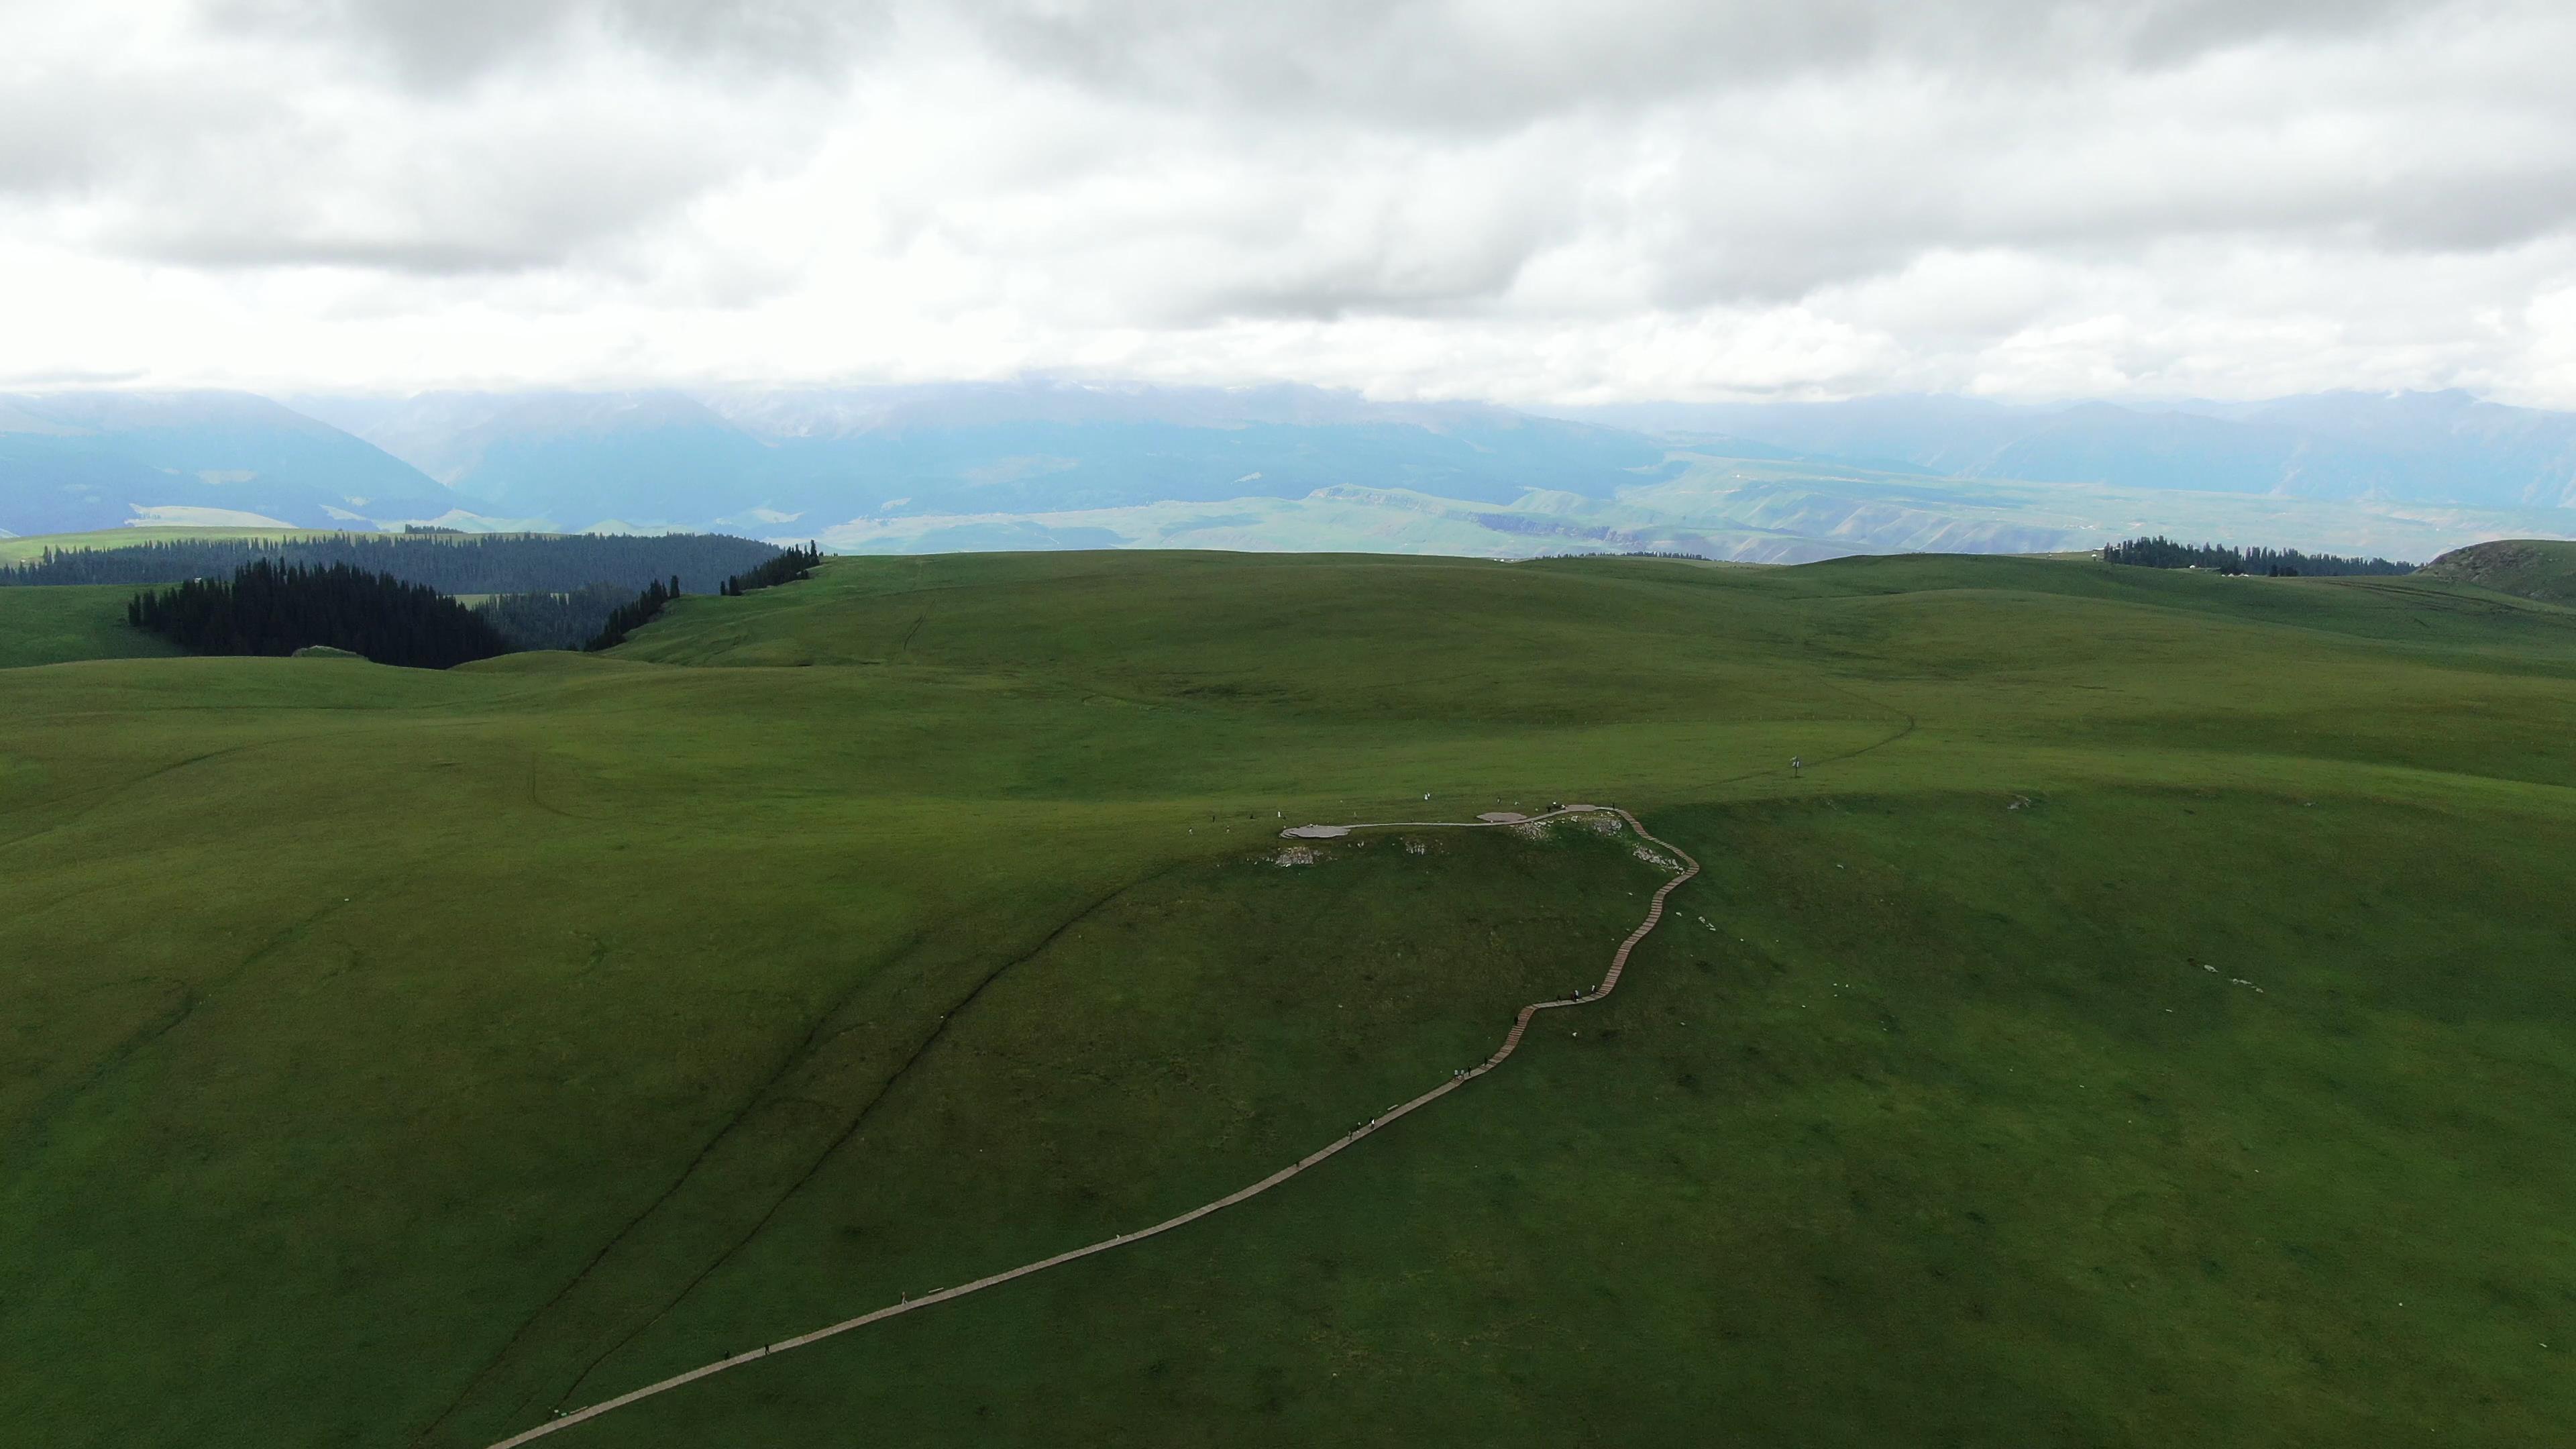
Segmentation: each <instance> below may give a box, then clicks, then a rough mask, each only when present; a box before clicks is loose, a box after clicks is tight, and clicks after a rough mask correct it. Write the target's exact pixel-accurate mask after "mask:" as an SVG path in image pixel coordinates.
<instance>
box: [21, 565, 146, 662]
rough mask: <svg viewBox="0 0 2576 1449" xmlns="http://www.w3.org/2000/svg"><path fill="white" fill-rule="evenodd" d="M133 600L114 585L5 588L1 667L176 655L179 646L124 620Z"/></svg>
mask: <svg viewBox="0 0 2576 1449" xmlns="http://www.w3.org/2000/svg"><path fill="white" fill-rule="evenodd" d="M133 597H134V590H132V589H129V588H123V587H120V586H117V585H113V584H69V585H64V586H62V587H58V588H45V589H0V669H14V668H18V667H20V666H22V665H28V664H66V663H71V662H73V661H75V660H82V659H164V658H168V657H169V656H171V655H174V654H177V653H178V652H179V647H178V646H177V645H175V644H172V643H170V642H169V641H168V640H166V639H163V638H162V637H161V636H160V635H158V634H150V633H146V632H144V631H143V630H141V629H137V628H135V627H134V626H133V625H131V624H128V623H126V622H125V603H126V601H127V600H128V599H131V598H133Z"/></svg>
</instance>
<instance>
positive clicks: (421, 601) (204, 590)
mask: <svg viewBox="0 0 2576 1449" xmlns="http://www.w3.org/2000/svg"><path fill="white" fill-rule="evenodd" d="M125 617H126V622H128V623H130V624H132V625H133V626H134V627H136V628H138V629H148V630H150V631H152V632H153V633H155V634H158V635H160V636H161V637H163V638H165V639H168V640H169V641H171V642H172V643H174V644H177V645H179V646H180V647H181V648H183V649H191V650H195V651H196V652H198V653H200V654H268V655H280V654H292V653H294V652H295V651H296V650H298V649H304V648H310V647H312V646H314V645H317V644H319V645H324V646H327V647H329V648H333V649H346V650H348V651H349V652H350V653H352V654H363V655H365V656H366V657H367V658H369V659H372V660H374V661H376V662H377V663H379V664H397V665H403V666H406V667H409V668H413V669H445V668H448V667H449V666H451V665H457V664H463V663H465V662H467V661H468V660H473V659H489V658H491V657H492V656H493V655H495V654H502V653H506V652H508V650H509V647H510V645H509V641H507V640H506V639H504V638H503V637H502V636H501V633H500V631H499V630H497V629H495V628H493V627H492V625H491V623H490V621H488V620H486V619H484V618H483V617H482V616H480V615H478V614H476V613H475V612H474V611H473V610H471V609H468V608H466V607H465V606H464V605H463V604H460V603H458V602H456V601H455V600H454V599H451V598H449V597H447V596H446V595H444V594H442V593H440V592H438V591H437V590H436V589H433V588H430V587H429V586H428V585H426V584H415V583H409V582H406V581H404V580H401V579H395V578H387V577H386V576H385V575H383V574H373V573H368V572H367V571H366V570H364V569H359V568H353V567H351V566H349V565H348V564H324V565H322V566H320V567H318V568H314V567H306V566H305V565H302V564H281V563H277V562H274V561H272V560H269V559H253V560H252V561H251V562H249V563H246V564H244V565H242V566H241V568H239V569H238V570H236V571H235V572H234V574H233V576H232V577H231V578H229V579H220V580H217V579H190V580H188V581H187V582H186V583H183V584H180V585H178V586H177V587H175V588H169V589H154V590H148V591H146V592H144V593H141V594H137V595H136V596H135V597H134V599H133V601H132V602H130V603H128V604H127V605H126V606H125Z"/></svg>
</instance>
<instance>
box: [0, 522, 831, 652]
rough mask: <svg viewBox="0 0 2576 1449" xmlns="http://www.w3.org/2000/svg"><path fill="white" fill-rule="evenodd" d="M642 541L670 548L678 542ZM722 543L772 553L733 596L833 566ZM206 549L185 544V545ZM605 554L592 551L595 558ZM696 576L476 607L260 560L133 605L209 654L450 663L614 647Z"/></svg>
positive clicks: (809, 553)
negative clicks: (321, 650) (317, 653)
mask: <svg viewBox="0 0 2576 1449" xmlns="http://www.w3.org/2000/svg"><path fill="white" fill-rule="evenodd" d="M710 537H714V536H712V535H700V536H698V538H699V540H700V541H704V540H705V539H706V538H710ZM517 541H519V542H570V543H590V542H594V541H595V540H591V539H561V540H556V539H545V540H517ZM637 541H639V542H647V543H654V544H664V543H668V542H669V541H670V540H669V539H667V538H663V539H648V540H637ZM718 541H720V542H724V543H727V544H743V545H746V546H748V547H750V548H754V549H758V550H760V551H762V552H763V554H765V555H766V556H765V557H762V558H760V559H758V560H757V561H755V562H753V564H752V565H751V567H749V568H746V569H744V570H742V571H741V572H738V573H734V574H729V575H727V576H725V578H724V582H723V583H722V584H721V585H720V586H719V592H721V593H723V594H725V595H727V596H740V595H742V594H745V593H748V592H750V591H751V590H753V589H762V588H769V587H771V586H773V585H777V584H783V583H790V582H793V581H795V580H797V579H801V578H804V577H805V576H806V575H807V574H808V572H810V571H811V570H812V569H813V568H814V566H815V565H817V564H819V563H821V562H822V561H823V550H822V549H821V547H819V546H818V545H815V544H810V543H809V544H807V545H805V546H804V547H803V548H790V549H778V548H773V547H771V546H770V545H768V544H753V543H751V542H750V541H749V540H747V539H720V540H718ZM367 542H370V543H372V542H373V541H372V540H368V541H367ZM485 542H486V540H484V539H482V538H475V539H473V540H472V541H471V542H468V543H461V544H460V543H444V542H441V543H424V544H421V545H415V546H414V548H413V550H409V551H407V552H418V551H428V550H431V549H436V550H450V549H453V550H459V551H462V550H464V549H467V548H479V547H482V546H483V545H484V543H485ZM201 547H203V546H202V545H179V546H177V549H178V550H181V551H184V550H187V549H193V548H201ZM395 547H400V545H399V544H397V545H395ZM100 552H101V553H104V554H117V553H150V554H154V555H156V556H157V557H158V558H160V559H161V560H163V561H164V562H163V563H162V564H161V565H159V566H168V565H167V563H166V561H167V560H168V559H169V558H170V557H172V556H174V555H173V552H172V550H171V546H166V545H147V546H145V547H144V548H140V549H133V550H124V549H118V550H102V551H100ZM97 557H98V555H96V554H81V553H56V552H48V553H47V554H45V555H44V556H43V557H42V558H41V559H40V560H39V562H38V563H37V564H36V565H33V566H31V567H32V568H35V569H40V570H49V571H51V573H52V574H53V575H54V576H50V577H47V578H46V579H45V580H44V582H48V583H67V582H74V581H75V580H74V579H69V578H63V577H60V576H59V575H60V574H63V573H66V572H77V571H78V570H79V569H80V568H82V567H83V566H85V564H86V563H89V562H94V561H95V559H96V558H97ZM597 557H598V555H596V554H593V555H592V558H593V559H594V560H595V559H596V558H597ZM14 582H24V580H16V581H14ZM685 583H686V580H685V579H684V578H683V577H682V576H681V575H679V574H676V573H675V574H670V575H667V576H657V577H655V578H654V579H653V580H652V581H651V582H650V583H648V584H646V585H645V586H644V589H643V591H642V592H641V593H636V592H633V591H632V590H631V589H630V588H629V587H627V586H625V585H623V584H620V583H617V582H599V581H594V582H589V583H583V584H579V585H575V586H569V587H565V588H561V589H550V590H536V591H509V592H499V591H492V592H495V593H496V595H497V596H496V597H494V598H492V599H490V600H488V601H486V602H485V603H483V604H481V605H479V606H477V607H475V608H471V609H469V608H466V607H465V606H464V605H463V604H460V603H458V602H457V601H456V600H455V599H453V598H450V597H448V596H447V595H446V593H444V592H442V591H441V590H440V589H439V588H437V587H435V586H433V585H431V584H428V583H424V582H421V581H419V580H416V579H409V578H404V577H400V576H398V575H394V574H388V573H380V572H376V571H374V570H369V569H362V568H359V567H357V566H356V565H354V564H351V563H347V562H330V563H321V564H306V563H297V562H290V561H282V560H278V559H272V558H265V557H253V558H251V559H249V560H247V561H245V562H243V563H241V564H239V565H238V566H237V567H235V568H234V570H233V571H232V575H231V577H230V578H227V579H212V578H190V579H188V580H186V581H185V582H182V583H180V584H178V585H177V586H176V587H175V588H168V589H154V590H147V591H145V592H144V593H141V594H138V595H136V596H135V598H134V599H133V601H132V602H131V603H129V604H127V605H126V618H127V620H128V621H129V622H131V623H132V624H133V625H134V626H135V627H136V628H140V629H149V630H151V631H152V632H153V633H156V634H159V635H161V636H163V637H165V638H167V639H169V640H171V641H172V642H174V643H176V644H178V645H180V646H182V647H183V648H187V649H192V650H195V651H197V652H199V653H203V654H292V653H294V652H295V651H296V650H298V649H303V648H307V647H310V646H312V645H316V644H320V645H327V646H329V647H331V648H334V649H346V650H348V651H349V652H351V653H353V654H363V655H365V656H366V657H367V658H369V659H372V660H374V661H376V662H377V663H379V664H400V665H409V666H413V667H417V668H424V669H444V668H446V667H448V666H449V665H452V664H462V663H464V662H465V661H467V660H469V659H488V658H490V657H492V656H493V655H495V654H506V653H512V652H515V651H519V650H527V649H614V648H616V647H617V646H618V645H620V644H623V643H625V642H626V637H627V635H629V634H631V633H632V632H634V631H635V630H637V629H640V628H642V627H643V626H644V625H645V624H647V623H649V622H651V621H652V620H653V618H654V617H655V616H656V615H658V614H660V613H661V612H662V609H663V607H664V606H665V605H667V604H669V603H670V602H671V601H672V600H673V599H676V598H679V597H681V595H682V593H683V591H684V586H685ZM467 592H485V591H480V590H468V591H467Z"/></svg>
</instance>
